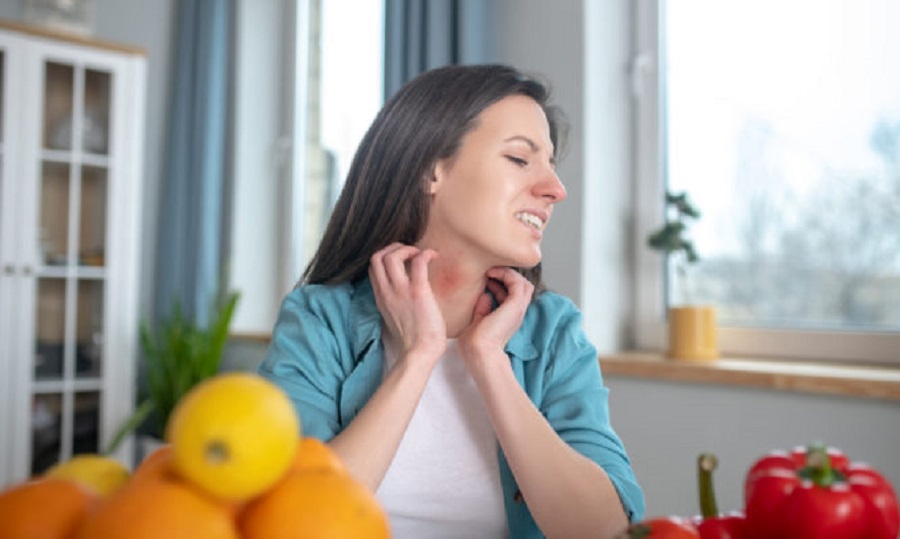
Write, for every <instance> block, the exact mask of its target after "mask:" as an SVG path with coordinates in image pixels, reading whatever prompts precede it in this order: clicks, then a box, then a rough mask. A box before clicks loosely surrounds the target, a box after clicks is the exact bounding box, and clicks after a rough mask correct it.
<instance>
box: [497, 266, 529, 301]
mask: <svg viewBox="0 0 900 539" xmlns="http://www.w3.org/2000/svg"><path fill="white" fill-rule="evenodd" d="M487 275H488V276H489V277H492V278H494V279H497V280H498V281H500V282H501V283H502V284H503V286H504V287H505V288H506V292H507V296H506V297H507V298H509V297H510V296H512V297H513V299H517V298H527V300H528V301H530V300H531V294H532V293H533V291H534V285H533V284H531V281H529V280H528V279H526V278H525V276H523V275H522V274H521V273H519V272H518V271H516V270H514V269H512V268H491V269H489V270H488V271H487Z"/></svg>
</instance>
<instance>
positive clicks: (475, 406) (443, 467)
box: [376, 339, 509, 539]
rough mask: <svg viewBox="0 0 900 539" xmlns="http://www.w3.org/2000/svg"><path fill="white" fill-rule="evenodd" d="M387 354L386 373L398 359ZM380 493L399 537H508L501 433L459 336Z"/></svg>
mask: <svg viewBox="0 0 900 539" xmlns="http://www.w3.org/2000/svg"><path fill="white" fill-rule="evenodd" d="M384 361H385V365H384V367H385V368H384V372H385V373H387V372H388V371H389V370H390V368H391V367H392V366H393V365H394V363H395V362H396V358H394V357H389V356H388V354H385V359H384ZM376 495H377V497H378V499H379V500H380V501H381V503H382V505H383V506H384V508H385V510H386V511H387V513H388V516H389V517H390V521H391V529H392V535H393V537H394V538H395V539H406V538H415V539H421V538H425V537H427V538H428V539H443V538H446V539H451V538H460V539H462V538H465V539H469V538H472V537H478V538H501V537H502V538H505V537H508V536H509V530H508V527H507V523H506V513H505V511H504V508H503V490H502V487H501V485H500V472H499V468H498V464H497V437H496V435H495V434H494V431H493V428H492V427H491V424H490V421H489V419H488V416H487V411H486V410H485V408H484V404H483V403H482V400H481V395H480V394H479V393H478V389H477V388H476V387H475V382H474V381H473V380H472V378H471V377H470V376H469V373H468V371H466V367H465V365H464V364H463V360H462V358H461V357H460V354H459V349H458V347H457V343H456V339H449V340H448V341H447V351H446V352H445V353H444V357H443V358H441V360H440V361H439V362H438V364H437V365H436V366H435V368H434V372H433V373H432V374H431V378H430V379H429V380H428V384H427V385H426V387H425V391H424V393H423V395H422V399H421V400H420V401H419V405H418V407H417V408H416V411H415V413H414V414H413V417H412V420H411V421H410V424H409V427H408V428H407V429H406V434H404V436H403V440H402V441H401V442H400V447H399V448H398V449H397V454H396V455H395V456H394V460H393V462H391V466H390V468H389V469H388V471H387V474H386V475H385V477H384V480H382V482H381V485H380V486H379V487H378V491H377V492H376Z"/></svg>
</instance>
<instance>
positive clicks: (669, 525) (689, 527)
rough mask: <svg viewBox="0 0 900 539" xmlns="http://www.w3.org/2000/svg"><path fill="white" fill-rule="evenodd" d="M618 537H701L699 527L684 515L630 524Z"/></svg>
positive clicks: (660, 538) (626, 538)
mask: <svg viewBox="0 0 900 539" xmlns="http://www.w3.org/2000/svg"><path fill="white" fill-rule="evenodd" d="M616 539H700V534H699V533H697V528H695V527H694V524H693V523H691V521H690V519H687V518H683V517H676V516H671V517H656V518H651V519H647V520H644V521H641V522H637V523H635V524H632V525H630V526H628V528H626V529H625V531H623V532H622V533H620V534H618V535H616Z"/></svg>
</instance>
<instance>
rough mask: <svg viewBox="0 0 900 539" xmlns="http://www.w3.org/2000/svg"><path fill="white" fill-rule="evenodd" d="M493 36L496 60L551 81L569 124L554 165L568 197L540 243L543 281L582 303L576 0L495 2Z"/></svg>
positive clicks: (579, 27) (579, 37)
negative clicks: (499, 24)
mask: <svg viewBox="0 0 900 539" xmlns="http://www.w3.org/2000/svg"><path fill="white" fill-rule="evenodd" d="M494 13H495V15H496V17H495V20H497V21H503V22H504V25H503V26H502V27H500V28H497V29H495V32H494V34H493V37H494V44H493V50H494V52H495V55H496V58H495V60H496V61H498V62H504V63H509V64H512V65H514V66H516V67H518V68H520V69H522V70H524V71H526V72H531V73H534V74H537V75H539V76H541V77H542V78H544V79H546V80H547V82H549V84H550V87H551V91H552V94H553V101H554V102H555V103H556V104H557V105H559V106H560V107H561V108H562V109H563V111H564V112H565V114H566V116H567V117H568V119H569V124H570V126H569V127H570V132H569V143H568V145H567V146H566V147H565V154H564V155H563V156H562V158H561V159H560V161H559V164H558V165H557V171H558V173H559V176H560V179H562V181H563V184H564V185H565V186H566V191H567V193H568V195H567V199H566V200H564V201H563V202H561V203H559V204H558V205H557V206H556V208H555V209H554V211H553V216H552V218H551V220H550V225H549V227H548V228H547V232H546V235H545V236H544V242H543V246H542V247H543V253H544V258H543V266H544V281H545V282H546V283H547V285H548V287H549V288H551V289H552V290H555V291H556V292H559V293H561V294H564V295H566V296H569V297H570V298H572V299H573V300H575V301H576V302H580V299H581V275H582V255H581V253H582V250H581V248H580V245H581V242H582V230H583V229H582V227H581V226H580V223H581V219H582V217H583V214H584V208H583V207H582V204H581V201H582V200H583V186H582V178H583V177H584V166H583V149H584V144H583V139H584V132H583V128H584V122H582V121H581V117H582V115H583V113H584V105H583V102H584V76H583V73H584V69H583V64H584V49H583V47H582V46H581V42H582V38H583V32H582V23H581V21H582V19H583V15H584V10H583V9H582V5H581V1H580V0H562V1H555V2H547V1H545V0H497V1H496V3H495V6H494Z"/></svg>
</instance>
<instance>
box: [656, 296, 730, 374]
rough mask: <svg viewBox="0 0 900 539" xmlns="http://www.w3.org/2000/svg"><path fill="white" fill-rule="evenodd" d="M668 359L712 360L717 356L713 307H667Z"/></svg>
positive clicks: (714, 311)
mask: <svg viewBox="0 0 900 539" xmlns="http://www.w3.org/2000/svg"><path fill="white" fill-rule="evenodd" d="M666 355H667V356H668V357H669V358H671V359H675V360H683V361H711V360H714V359H716V358H718V357H719V349H718V343H717V339H716V310H715V308H714V307H709V306H700V305H688V306H682V307H669V349H668V352H667V354H666Z"/></svg>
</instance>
